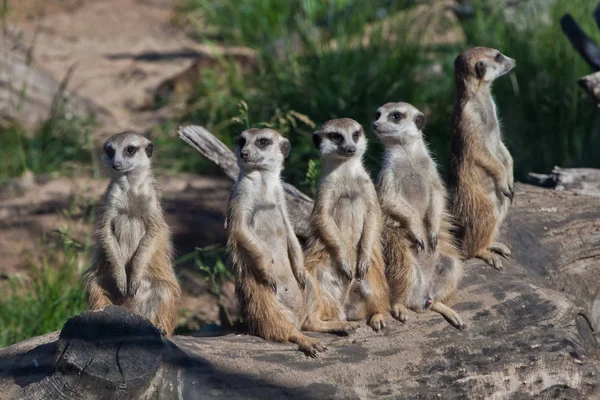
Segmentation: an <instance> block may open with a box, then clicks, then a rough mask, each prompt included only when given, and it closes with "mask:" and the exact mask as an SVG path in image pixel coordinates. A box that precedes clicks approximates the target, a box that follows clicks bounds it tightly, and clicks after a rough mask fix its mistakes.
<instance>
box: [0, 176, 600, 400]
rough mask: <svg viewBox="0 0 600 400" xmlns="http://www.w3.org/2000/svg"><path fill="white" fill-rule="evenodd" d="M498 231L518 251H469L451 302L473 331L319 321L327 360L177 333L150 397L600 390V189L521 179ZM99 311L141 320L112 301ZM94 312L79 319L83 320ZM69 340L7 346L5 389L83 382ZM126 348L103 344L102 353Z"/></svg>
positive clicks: (415, 322) (267, 345)
mask: <svg viewBox="0 0 600 400" xmlns="http://www.w3.org/2000/svg"><path fill="white" fill-rule="evenodd" d="M500 239H501V241H502V242H504V243H506V244H507V245H509V247H510V248H511V250H512V253H513V256H512V257H511V259H510V260H507V261H505V263H504V270H503V271H502V272H498V271H496V270H494V269H492V268H491V267H489V266H488V265H486V264H484V263H482V262H481V261H470V262H469V263H468V264H467V267H466V270H465V274H464V278H463V280H462V282H461V284H460V287H459V291H458V293H457V295H456V298H455V299H454V301H453V303H452V307H453V308H454V309H455V310H457V311H458V312H460V313H461V315H462V317H463V319H464V320H465V322H466V323H467V329H466V330H465V331H458V330H456V329H454V328H453V327H451V326H450V325H449V324H448V323H447V322H446V321H444V319H443V318H442V317H441V316H440V315H438V314H435V313H433V312H428V313H423V314H411V315H410V316H409V321H408V322H407V323H405V324H402V323H400V322H397V321H392V320H391V318H390V319H389V326H388V327H387V328H386V329H385V331H384V332H383V333H379V334H377V333H374V332H373V331H372V330H371V329H370V328H368V327H367V326H366V325H365V326H363V327H362V328H360V329H359V330H358V331H357V332H356V333H353V334H351V335H350V336H347V337H338V336H333V335H324V334H320V335H314V336H317V337H319V338H321V339H322V340H323V341H324V342H325V343H326V344H327V346H328V348H329V350H328V351H327V352H325V353H322V354H321V355H320V358H319V359H317V360H313V359H309V358H307V357H305V356H304V355H302V353H300V352H298V351H296V349H295V346H294V345H292V344H289V343H283V344H282V343H273V342H267V341H264V340H262V339H259V338H256V337H253V336H248V335H232V334H230V335H226V336H219V337H203V338H200V337H190V336H176V337H174V338H173V339H172V340H171V341H165V342H164V347H155V348H154V350H151V351H153V352H154V354H155V355H156V359H157V360H160V365H159V367H158V369H157V372H156V374H155V375H154V376H153V377H151V378H150V377H149V378H148V381H147V386H146V387H147V389H146V391H145V392H144V393H143V394H142V395H140V396H139V398H143V399H147V398H160V399H163V398H164V399H170V398H180V399H181V398H183V399H195V398H204V399H212V398H227V399H237V398H239V399H242V398H284V399H285V398H297V399H312V398H323V399H325V398H326V399H348V398H374V397H383V398H390V399H391V398H403V399H430V398H434V399H435V398H443V399H533V398H536V399H537V398H540V399H550V398H564V399H567V398H568V399H597V398H600V378H599V377H600V349H599V346H598V342H597V337H596V336H597V332H598V331H599V329H600V306H599V304H600V296H599V293H600V290H599V289H600V283H599V282H598V279H597V277H598V274H599V273H600V262H599V260H600V252H599V250H598V249H600V198H598V197H591V196H585V195H576V194H573V193H570V192H568V191H561V192H559V191H555V190H548V189H542V188H536V187H533V186H529V185H523V184H517V185H516V197H515V203H514V205H513V206H512V207H511V210H510V213H509V216H508V219H507V221H506V223H505V224H504V226H503V228H502V230H501V237H500ZM100 314H101V315H103V316H102V317H101V318H100V317H99V318H100V319H101V320H105V319H104V318H106V320H107V321H108V320H109V319H114V320H115V322H114V323H115V324H123V325H126V326H130V324H131V323H132V322H133V321H134V318H133V317H129V316H127V314H126V313H119V314H118V315H120V316H117V314H116V312H115V311H114V309H107V310H105V311H104V312H103V313H100ZM84 315H87V314H84ZM78 318H80V317H78ZM87 318H88V317H86V318H84V319H79V320H78V321H79V322H78V325H79V324H82V325H79V329H80V330H81V331H85V330H86V329H87V322H86V319H87ZM72 321H73V320H71V322H69V323H68V324H67V326H71V328H69V329H70V330H71V329H72V327H73V325H74V323H73V322H72ZM104 331H105V332H108V331H109V329H104ZM134 331H135V330H129V329H122V330H121V332H129V333H131V332H134ZM311 335H313V334H311ZM62 336H63V338H64V335H62ZM77 337H80V338H81V337H83V335H79V336H77ZM100 337H101V336H98V337H96V336H92V337H91V339H90V340H91V342H93V343H96V342H97V341H98V339H99V338H100ZM126 337H129V338H130V339H131V343H137V340H138V339H136V338H133V337H132V336H126ZM116 340H120V339H116ZM123 342H125V341H123ZM59 343H60V340H58V341H57V340H56V335H55V334H54V335H52V334H50V335H46V336H44V337H40V338H37V339H35V340H34V341H26V342H23V343H21V344H17V345H15V346H12V347H9V348H7V349H4V350H0V393H1V394H2V395H0V397H2V398H17V399H21V398H28V399H42V398H44V397H43V396H41V395H40V393H45V394H47V393H52V392H51V390H54V389H55V387H56V386H57V385H59V384H60V383H61V382H63V381H64V380H67V379H69V378H70V379H72V380H71V381H70V382H74V385H75V383H77V379H78V377H79V376H80V375H79V374H78V372H79V371H80V370H81V369H82V368H79V369H75V370H73V371H72V372H71V373H70V372H69V369H64V368H62V369H61V368H60V367H59V365H57V363H56V361H55V360H56V359H57V355H58V357H60V351H59V348H60V347H61V346H59ZM67 343H69V341H67ZM139 343H140V345H142V346H145V344H143V343H144V342H143V341H141V340H140V342H139ZM86 348H87V347H86V346H85V345H83V343H81V344H78V345H76V348H75V349H74V350H73V352H76V351H78V352H80V351H81V350H83V349H86ZM130 348H131V347H130ZM121 351H123V350H121ZM103 353H106V354H103ZM49 354H50V355H51V356H48V355H49ZM119 354H120V351H119V350H118V346H104V345H103V346H101V347H97V348H95V349H94V356H93V357H92V358H93V359H96V357H100V356H102V357H103V358H104V359H106V360H108V359H111V357H113V359H115V360H119V359H120V356H119ZM82 360H85V357H84V358H82ZM34 361H35V363H37V364H38V366H37V367H36V366H35V363H34ZM78 365H81V364H78ZM90 365H92V364H90ZM148 370H153V368H148ZM70 374H71V375H72V376H71V375H70ZM96 375H98V374H96ZM108 376H114V375H110V374H109V375H108ZM140 376H141V374H140ZM58 378H60V379H58ZM84 380H85V379H84V378H82V381H84ZM138 387H141V386H138ZM77 388H79V386H77ZM119 390H120V391H121V392H119ZM129 390H131V388H130V387H129V383H128V382H124V383H122V385H121V386H120V387H119V388H118V389H115V388H114V385H113V384H112V382H107V383H106V384H98V386H97V387H96V388H87V389H86V391H85V392H84V393H79V392H78V393H77V395H75V394H73V393H72V392H68V393H65V397H63V398H64V399H75V398H77V399H83V400H86V399H96V398H99V395H98V393H102V394H103V395H104V396H105V398H120V397H119V395H118V394H119V393H125V392H127V391H129ZM79 395H81V396H79ZM121 398H122V397H121Z"/></svg>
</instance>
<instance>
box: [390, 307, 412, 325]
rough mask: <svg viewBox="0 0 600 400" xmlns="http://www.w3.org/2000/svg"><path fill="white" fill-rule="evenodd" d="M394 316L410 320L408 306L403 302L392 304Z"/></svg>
mask: <svg viewBox="0 0 600 400" xmlns="http://www.w3.org/2000/svg"><path fill="white" fill-rule="evenodd" d="M392 317H394V318H396V319H397V320H398V321H400V322H406V321H407V320H408V308H406V306H405V305H404V304H402V303H396V304H394V305H393V306H392Z"/></svg>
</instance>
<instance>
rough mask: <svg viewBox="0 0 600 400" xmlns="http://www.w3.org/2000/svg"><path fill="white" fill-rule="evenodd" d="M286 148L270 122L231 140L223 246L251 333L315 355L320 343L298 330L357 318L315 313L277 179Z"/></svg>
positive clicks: (316, 300) (313, 290)
mask: <svg viewBox="0 0 600 400" xmlns="http://www.w3.org/2000/svg"><path fill="white" fill-rule="evenodd" d="M289 151H290V143H289V141H288V140H287V139H285V138H284V137H282V136H281V135H280V134H279V133H278V132H276V131H274V130H272V129H254V128H253V129H248V130H246V131H244V132H242V134H241V135H240V136H239V138H238V139H237V141H236V149H235V153H236V156H237V159H238V164H239V166H240V175H239V177H238V179H237V181H236V183H235V185H234V187H233V189H232V192H231V196H230V199H229V203H228V207H227V231H228V249H229V252H230V254H231V257H232V261H233V264H234V267H235V281H236V295H237V297H238V299H239V301H240V304H241V308H242V315H243V318H244V319H245V320H246V321H247V323H248V327H249V329H250V333H252V334H255V335H257V336H259V337H262V338H263V339H266V340H272V341H278V342H292V343H296V344H298V346H299V349H300V350H301V351H303V352H305V353H306V354H308V355H310V356H312V357H315V356H316V354H317V352H321V351H324V350H325V349H326V347H325V346H324V345H323V344H322V343H321V342H320V341H319V340H317V339H314V338H312V337H310V336H307V335H305V334H303V333H302V332H300V331H301V330H309V331H316V332H347V331H350V330H352V329H355V328H356V325H354V324H351V323H347V322H342V321H321V320H320V314H321V312H320V308H321V305H320V297H319V293H320V292H319V288H318V287H317V286H316V285H315V283H314V282H313V279H312V277H311V276H309V275H308V274H306V272H305V269H304V256H303V254H302V248H301V247H300V243H299V241H298V239H297V237H296V235H295V234H294V231H293V229H292V226H291V223H290V221H289V218H288V213H287V206H286V203H285V196H284V190H283V185H282V182H281V178H280V175H281V170H282V169H283V163H284V159H285V158H286V157H287V155H288V154H289Z"/></svg>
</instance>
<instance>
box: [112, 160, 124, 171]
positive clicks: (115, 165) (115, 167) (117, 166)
mask: <svg viewBox="0 0 600 400" xmlns="http://www.w3.org/2000/svg"><path fill="white" fill-rule="evenodd" d="M122 166H123V164H121V162H120V161H115V162H114V163H113V166H112V168H113V169H114V170H115V171H119V170H120V169H121V167H122Z"/></svg>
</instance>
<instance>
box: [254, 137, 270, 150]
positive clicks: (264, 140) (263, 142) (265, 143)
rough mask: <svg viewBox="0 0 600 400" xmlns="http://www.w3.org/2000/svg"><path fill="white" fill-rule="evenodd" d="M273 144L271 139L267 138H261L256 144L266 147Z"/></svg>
mask: <svg viewBox="0 0 600 400" xmlns="http://www.w3.org/2000/svg"><path fill="white" fill-rule="evenodd" d="M270 144H271V141H270V140H269V139H267V138H260V139H258V140H257V141H256V145H257V146H258V147H260V148H265V147H267V146H268V145H270Z"/></svg>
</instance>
